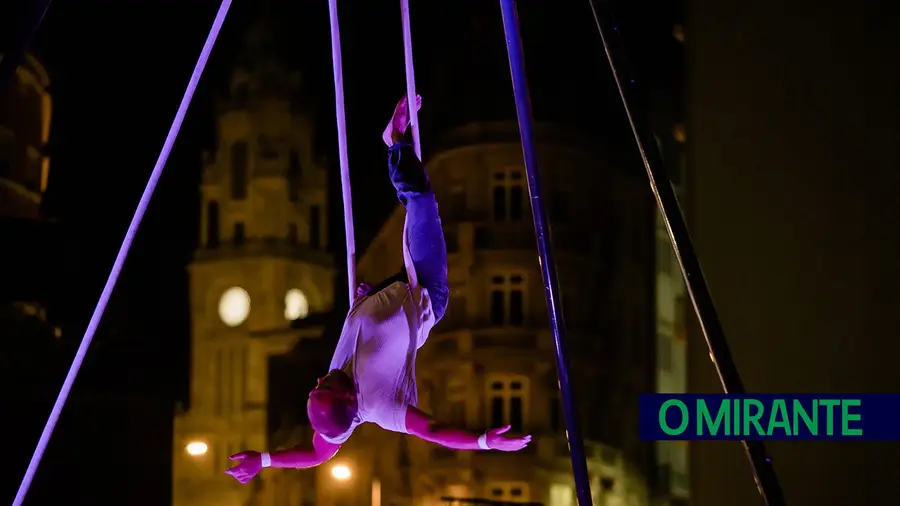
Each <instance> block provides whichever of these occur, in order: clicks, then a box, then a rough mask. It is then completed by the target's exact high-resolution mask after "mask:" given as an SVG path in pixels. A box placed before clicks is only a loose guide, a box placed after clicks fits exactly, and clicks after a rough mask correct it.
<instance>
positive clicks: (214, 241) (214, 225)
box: [206, 200, 219, 248]
mask: <svg viewBox="0 0 900 506" xmlns="http://www.w3.org/2000/svg"><path fill="white" fill-rule="evenodd" d="M218 245H219V203H218V202H216V201H215V200H211V201H209V203H207V204H206V246H207V247H208V248H215V247H217V246H218Z"/></svg>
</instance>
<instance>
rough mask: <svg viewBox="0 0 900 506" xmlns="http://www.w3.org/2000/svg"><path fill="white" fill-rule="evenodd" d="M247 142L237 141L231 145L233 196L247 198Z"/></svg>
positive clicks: (236, 198) (233, 197)
mask: <svg viewBox="0 0 900 506" xmlns="http://www.w3.org/2000/svg"><path fill="white" fill-rule="evenodd" d="M247 155H248V153H247V143H246V142H243V141H238V142H235V143H234V144H232V145H231V198H232V199H234V200H244V199H245V198H247V158H248V156H247Z"/></svg>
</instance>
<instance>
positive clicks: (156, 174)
mask: <svg viewBox="0 0 900 506" xmlns="http://www.w3.org/2000/svg"><path fill="white" fill-rule="evenodd" d="M229 7H231V0H222V4H221V6H219V12H218V13H217V14H216V19H215V21H213V26H212V28H211V29H210V31H209V35H208V36H207V37H206V43H205V44H203V50H202V51H201V52H200V57H199V58H198V59H197V65H196V66H194V73H193V74H191V80H190V82H188V86H187V89H186V90H185V92H184V96H183V97H182V98H181V105H179V106H178V112H177V113H175V119H173V120H172V126H171V127H169V134H168V135H167V136H166V142H165V143H164V144H163V147H162V151H160V153H159V158H157V160H156V165H155V166H154V167H153V172H152V173H151V174H150V180H149V181H147V186H146V187H144V193H143V195H141V200H140V202H138V206H137V210H135V212H134V216H133V217H132V218H131V224H130V225H129V226H128V232H126V233H125V239H123V240H122V246H121V247H120V248H119V254H118V255H117V256H116V261H115V263H113V267H112V270H111V271H110V273H109V278H107V280H106V286H104V287H103V293H101V294H100V299H99V300H98V301H97V307H96V308H94V314H93V315H92V316H91V321H90V323H89V324H88V327H87V330H85V332H84V337H82V338H81V345H79V346H78V351H77V352H76V353H75V358H74V359H73V360H72V366H71V367H70V368H69V373H68V374H66V379H65V381H63V385H62V388H61V389H60V391H59V395H58V396H57V398H56V403H55V404H53V410H52V411H50V417H49V418H48V419H47V424H46V425H45V426H44V432H42V433H41V439H40V440H39V441H38V444H37V448H35V450H34V454H33V455H32V457H31V462H29V464H28V470H27V471H25V477H24V478H22V483H21V484H20V485H19V491H18V492H17V493H16V498H15V500H13V506H21V505H22V503H23V502H24V501H25V495H26V494H27V493H28V488H29V487H30V486H31V481H32V480H33V479H34V475H35V474H36V473H37V468H38V465H40V463H41V458H42V457H43V456H44V451H45V450H46V449H47V445H48V444H49V442H50V437H51V436H52V435H53V429H54V428H55V427H56V422H57V421H58V420H59V415H60V414H61V413H62V409H63V406H65V404H66V399H68V397H69V392H70V391H71V390H72V385H73V384H74V383H75V378H76V377H77V376H78V370H79V369H81V364H82V363H83V362H84V357H85V355H86V354H87V351H88V348H89V347H90V345H91V341H93V339H94V334H95V333H96V331H97V327H98V326H99V325H100V319H101V318H102V317H103V311H104V310H105V309H106V304H107V303H108V302H109V298H110V296H111V295H112V292H113V288H115V286H116V281H117V280H118V279H119V274H121V272H122V267H123V266H124V265H125V259H126V258H127V257H128V251H129V250H130V249H131V243H132V241H134V236H135V235H136V234H137V231H138V227H139V226H140V224H141V220H142V219H143V218H144V213H146V212H147V206H149V205H150V198H151V197H152V196H153V191H154V190H155V189H156V184H157V182H158V181H159V178H160V176H161V175H162V171H163V169H164V168H165V166H166V161H167V160H168V158H169V154H170V153H171V152H172V146H174V145H175V139H176V138H177V137H178V131H179V130H181V124H182V123H183V122H184V116H185V114H187V110H188V107H190V105H191V99H192V98H194V92H195V91H196V90H197V83H198V82H199V81H200V77H201V76H202V75H203V69H204V68H205V67H206V62H207V61H208V60H209V55H210V53H212V49H213V45H215V43H216V38H217V37H218V36H219V31H220V30H221V29H222V24H223V23H224V22H225V16H226V15H227V14H228V9H229Z"/></svg>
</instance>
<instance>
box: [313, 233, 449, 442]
mask: <svg viewBox="0 0 900 506" xmlns="http://www.w3.org/2000/svg"><path fill="white" fill-rule="evenodd" d="M403 261H404V264H405V266H406V272H407V276H408V277H409V283H403V282H399V281H398V282H396V283H393V284H392V285H390V286H388V287H387V288H385V289H384V290H382V291H380V292H378V293H376V294H374V295H372V296H364V297H360V298H358V299H357V300H356V301H355V302H354V303H353V306H352V307H351V308H350V311H349V313H348V314H347V318H346V320H344V328H343V330H342V331H341V338H340V340H339V341H338V345H337V348H336V349H335V352H334V357H332V359H331V366H330V368H329V370H335V369H342V370H344V371H345V372H346V373H347V374H348V375H349V376H350V377H351V378H353V380H354V383H355V384H356V392H357V393H356V396H357V405H358V408H359V409H358V413H357V415H356V417H355V418H354V420H353V422H352V424H351V425H350V429H349V430H347V432H345V433H344V434H341V435H340V436H337V437H335V438H329V437H325V436H322V437H323V439H325V440H326V441H328V442H330V443H333V444H342V443H344V442H345V441H347V440H348V439H349V438H350V435H351V434H352V433H353V431H354V430H355V429H356V427H357V426H358V425H359V424H361V423H365V422H372V423H375V424H377V425H378V426H380V427H381V428H383V429H386V430H390V431H393V432H401V433H404V434H405V433H407V430H406V408H407V407H408V406H416V404H417V397H418V393H417V390H416V352H417V351H418V349H419V348H421V347H422V345H423V344H425V341H426V339H427V338H428V334H429V332H431V329H432V327H434V324H435V317H434V312H433V311H432V308H431V298H430V296H429V295H428V290H427V289H425V288H422V287H420V286H419V285H418V282H417V279H416V271H415V268H414V266H413V264H412V258H411V257H410V254H409V247H408V238H407V234H406V224H405V223H404V226H403Z"/></svg>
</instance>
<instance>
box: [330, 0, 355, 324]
mask: <svg viewBox="0 0 900 506" xmlns="http://www.w3.org/2000/svg"><path fill="white" fill-rule="evenodd" d="M328 13H329V15H330V17H331V62H332V65H333V67H334V107H335V113H336V114H335V117H336V119H337V131H338V156H339V157H340V163H341V195H342V196H343V198H344V235H345V236H346V238H347V288H348V293H349V297H350V305H351V306H352V305H353V301H354V300H355V299H356V241H355V240H354V235H353V199H352V196H351V194H350V161H349V160H348V157H347V112H346V110H345V109H344V71H343V69H342V64H341V29H340V25H339V24H338V8H337V0H328Z"/></svg>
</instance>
